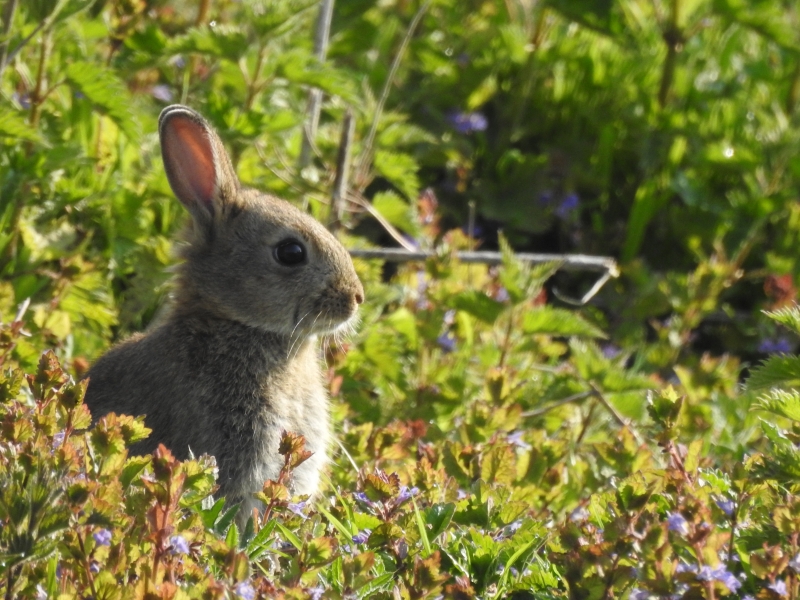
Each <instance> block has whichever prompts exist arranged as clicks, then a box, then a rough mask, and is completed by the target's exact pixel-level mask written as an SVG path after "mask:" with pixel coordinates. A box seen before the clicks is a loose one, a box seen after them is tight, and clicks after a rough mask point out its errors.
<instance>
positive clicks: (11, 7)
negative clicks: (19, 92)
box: [0, 0, 19, 77]
mask: <svg viewBox="0 0 800 600" xmlns="http://www.w3.org/2000/svg"><path fill="white" fill-rule="evenodd" d="M18 2H19V0H7V1H6V4H5V6H4V7H3V28H2V29H1V30H0V35H2V37H3V43H2V44H0V77H2V76H3V71H5V68H6V60H7V59H8V42H9V39H8V35H9V34H10V33H11V25H13V23H14V15H15V14H16V12H17V3H18Z"/></svg>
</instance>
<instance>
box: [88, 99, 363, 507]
mask: <svg viewBox="0 0 800 600" xmlns="http://www.w3.org/2000/svg"><path fill="white" fill-rule="evenodd" d="M158 131H159V136H160V140H161V153H162V157H163V160H164V168H165V171H166V174H167V179H168V180H169V183H170V186H171V188H172V190H173V192H174V193H175V195H176V196H177V198H178V199H179V200H180V201H181V203H182V204H183V205H184V206H185V207H186V209H187V210H188V211H189V214H190V215H191V222H190V227H189V228H188V229H187V233H186V238H187V239H186V242H187V243H186V244H185V245H184V247H183V248H182V249H181V251H180V256H181V258H182V259H183V262H182V263H181V264H180V265H179V266H178V267H177V269H176V277H175V282H174V286H175V289H174V292H173V296H172V299H171V300H172V301H171V306H170V308H169V310H168V312H167V316H165V317H164V319H163V321H162V322H161V323H160V324H158V325H157V326H155V327H154V328H153V329H152V330H150V331H149V332H147V333H145V334H136V335H134V336H132V337H131V338H129V339H128V340H126V341H123V342H122V343H120V344H118V345H116V346H115V347H113V348H112V349H111V350H109V351H108V352H107V353H106V354H105V355H103V356H102V357H101V358H100V359H98V360H97V362H96V363H95V364H94V365H93V366H92V367H91V368H90V369H89V371H88V373H87V377H88V387H87V391H86V397H85V401H86V403H87V405H88V407H89V409H90V410H91V412H92V414H93V416H94V418H95V419H97V418H99V417H101V416H102V415H104V414H106V413H109V412H115V413H119V414H123V413H124V414H132V415H144V417H145V424H146V425H147V426H148V427H150V428H151V429H152V433H151V435H150V436H149V438H148V439H146V440H144V441H142V442H139V443H137V444H134V446H133V448H132V452H133V453H136V454H144V453H148V452H151V451H152V450H154V449H155V448H156V447H157V445H158V444H159V443H163V444H164V445H165V446H167V447H168V448H170V449H171V451H172V452H173V453H174V454H175V455H176V456H177V457H178V458H187V457H188V456H190V453H191V454H194V455H199V454H203V453H206V454H210V455H213V456H215V457H216V461H217V467H218V471H219V475H218V485H219V493H220V494H221V495H223V496H225V497H226V498H227V499H228V501H229V502H239V503H241V507H240V511H239V516H240V517H241V516H242V515H244V519H246V518H247V516H248V515H249V514H251V513H252V510H253V508H254V507H258V505H259V503H258V502H257V501H256V500H255V499H254V498H253V497H252V494H253V493H254V492H258V491H261V489H262V487H263V484H264V481H265V480H267V479H275V478H276V477H277V475H278V473H279V471H280V469H281V467H282V465H283V458H282V456H281V455H280V454H279V453H278V447H279V442H280V439H281V435H282V432H283V431H284V430H286V431H290V432H294V433H298V434H302V435H303V436H304V437H305V440H306V449H307V450H309V451H311V452H312V453H313V454H312V456H311V458H309V459H308V460H307V461H306V462H304V463H303V464H301V465H300V466H299V467H297V468H296V469H295V471H294V473H293V476H292V481H291V489H292V491H293V492H294V493H295V494H298V495H301V494H308V495H314V494H315V493H316V492H317V489H318V486H319V481H320V474H321V471H322V469H323V468H324V466H325V464H326V462H327V453H328V445H329V441H330V439H331V431H330V424H329V416H328V397H327V394H326V391H325V388H324V386H323V381H322V371H321V367H320V360H319V348H318V344H317V336H318V335H325V334H331V333H333V332H337V331H339V330H343V329H347V328H348V327H352V325H353V321H354V319H355V318H356V313H357V311H358V305H359V304H361V303H362V302H363V301H364V288H363V287H362V284H361V282H360V280H359V278H358V276H357V275H356V271H355V268H354V267H353V262H352V260H351V258H350V255H349V254H348V253H347V251H346V250H345V249H344V248H343V247H342V245H341V244H340V243H339V242H338V241H337V239H336V238H335V237H334V236H333V235H332V234H331V233H330V232H329V231H328V230H327V229H325V228H324V227H323V226H322V225H321V224H320V223H319V222H317V221H316V220H314V219H313V218H312V217H310V216H309V215H307V214H305V213H304V212H302V211H300V210H298V209H297V208H295V207H293V206H292V205H290V204H289V203H287V202H285V201H284V200H280V199H278V198H276V197H274V196H271V195H268V194H265V193H262V192H259V191H256V190H253V189H247V188H244V187H242V186H241V185H240V183H239V181H238V179H237V177H236V174H235V173H234V170H233V167H232V164H231V161H230V159H229V158H228V155H227V153H226V152H225V149H224V148H223V145H222V142H221V140H220V138H219V137H218V135H217V133H216V132H215V131H214V130H213V129H212V128H211V126H210V125H209V124H208V123H207V122H206V121H205V120H204V119H203V117H201V116H200V115H199V114H198V113H196V112H195V111H193V110H191V109H189V108H187V107H185V106H180V105H173V106H169V107H167V108H165V109H164V110H163V111H162V113H161V116H160V117H159V121H158Z"/></svg>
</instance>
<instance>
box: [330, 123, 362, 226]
mask: <svg viewBox="0 0 800 600" xmlns="http://www.w3.org/2000/svg"><path fill="white" fill-rule="evenodd" d="M355 125H356V122H355V119H354V118H353V111H352V109H350V108H348V109H347V111H346V112H345V113H344V121H343V122H342V137H341V138H340V140H339V156H338V157H337V159H336V179H335V181H334V183H333V195H332V197H331V209H330V215H329V216H328V229H330V230H331V231H336V230H337V229H339V227H341V225H342V218H343V217H344V206H345V201H346V199H347V188H348V183H349V179H350V158H351V156H352V154H353V153H352V148H353V135H354V133H355Z"/></svg>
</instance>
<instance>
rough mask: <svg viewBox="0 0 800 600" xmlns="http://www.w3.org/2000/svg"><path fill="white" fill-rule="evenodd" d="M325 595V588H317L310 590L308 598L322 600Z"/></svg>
mask: <svg viewBox="0 0 800 600" xmlns="http://www.w3.org/2000/svg"><path fill="white" fill-rule="evenodd" d="M324 593H325V588H323V587H315V588H311V589H310V590H308V597H309V598H311V600H322V598H323V594H324Z"/></svg>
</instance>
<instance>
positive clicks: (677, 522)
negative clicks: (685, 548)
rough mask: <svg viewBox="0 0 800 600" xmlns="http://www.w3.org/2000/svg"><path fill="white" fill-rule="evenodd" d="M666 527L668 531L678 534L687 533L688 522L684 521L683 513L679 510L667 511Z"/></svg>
mask: <svg viewBox="0 0 800 600" xmlns="http://www.w3.org/2000/svg"><path fill="white" fill-rule="evenodd" d="M667 527H668V528H669V530H670V531H674V532H676V533H678V534H680V535H686V534H688V533H689V523H687V522H686V519H684V518H683V515H682V514H681V513H679V512H673V513H669V516H668V517H667Z"/></svg>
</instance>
